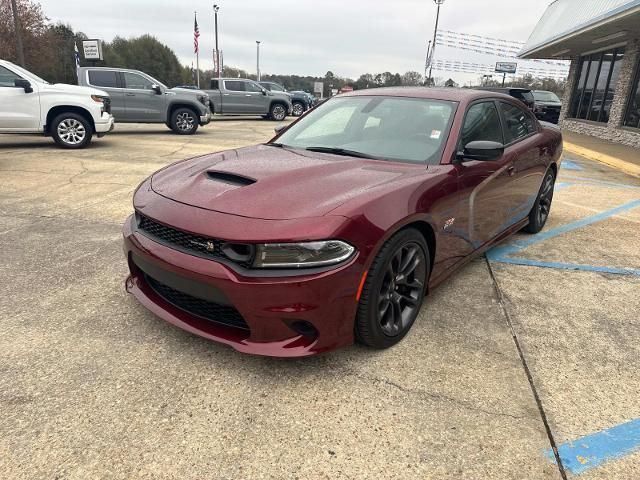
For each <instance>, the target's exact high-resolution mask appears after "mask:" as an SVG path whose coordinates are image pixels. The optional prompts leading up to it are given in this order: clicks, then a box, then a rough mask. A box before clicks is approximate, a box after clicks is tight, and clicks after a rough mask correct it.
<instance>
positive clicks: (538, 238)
mask: <svg viewBox="0 0 640 480" xmlns="http://www.w3.org/2000/svg"><path fill="white" fill-rule="evenodd" d="M638 207H640V199H638V200H633V201H631V202H628V203H625V204H624V205H620V206H619V207H616V208H612V209H610V210H606V211H604V212H600V213H598V214H596V215H591V216H589V217H586V218H583V219H581V220H578V221H575V222H572V223H569V224H567V225H562V226H560V227H556V228H553V229H551V230H548V231H546V232H542V233H539V234H537V235H534V236H532V237H529V238H527V239H524V240H518V241H516V242H514V243H512V244H507V245H500V246H497V247H494V248H492V249H491V250H489V251H488V252H487V253H486V256H487V258H488V259H489V261H491V262H499V263H507V264H512V265H525V266H532V267H543V268H557V269H563V270H582V271H587V272H600V273H611V274H617V275H634V276H640V269H635V268H619V267H606V266H596V265H582V264H578V263H562V262H546V261H541V260H531V259H528V258H520V257H513V256H512V255H513V254H515V253H518V252H520V251H521V250H524V249H525V248H527V247H530V246H531V245H535V244H536V243H540V242H544V241H545V240H549V239H550V238H554V237H557V236H559V235H562V234H565V233H567V232H570V231H572V230H576V229H578V228H582V227H586V226H587V225H591V224H593V223H596V222H600V221H602V220H606V219H608V218H611V217H613V216H614V215H617V214H619V213H622V212H625V211H627V210H631V209H634V208H638Z"/></svg>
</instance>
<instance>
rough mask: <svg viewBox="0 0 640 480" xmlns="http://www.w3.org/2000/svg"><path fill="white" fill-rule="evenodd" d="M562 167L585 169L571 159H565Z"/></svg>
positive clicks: (564, 168) (565, 168)
mask: <svg viewBox="0 0 640 480" xmlns="http://www.w3.org/2000/svg"><path fill="white" fill-rule="evenodd" d="M560 168H561V169H563V170H584V169H583V168H582V167H581V166H580V165H578V164H577V163H576V162H573V161H571V160H567V159H564V160H563V161H562V163H561V164H560Z"/></svg>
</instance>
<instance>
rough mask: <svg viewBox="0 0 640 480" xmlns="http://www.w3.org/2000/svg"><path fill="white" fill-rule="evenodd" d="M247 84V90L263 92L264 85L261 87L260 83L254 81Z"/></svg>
mask: <svg viewBox="0 0 640 480" xmlns="http://www.w3.org/2000/svg"><path fill="white" fill-rule="evenodd" d="M245 86H246V87H247V92H254V93H255V92H258V93H260V92H262V87H260V86H259V85H256V84H255V83H253V82H247V83H246V85H245Z"/></svg>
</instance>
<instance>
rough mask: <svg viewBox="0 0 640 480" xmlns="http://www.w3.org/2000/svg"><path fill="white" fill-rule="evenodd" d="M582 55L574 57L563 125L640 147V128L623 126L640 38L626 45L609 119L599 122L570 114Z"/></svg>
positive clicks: (568, 82)
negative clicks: (574, 118)
mask: <svg viewBox="0 0 640 480" xmlns="http://www.w3.org/2000/svg"><path fill="white" fill-rule="evenodd" d="M579 58H580V57H575V58H573V59H572V60H571V68H570V69H569V79H568V81H567V88H566V90H565V95H564V99H563V101H562V112H561V113H560V125H561V126H562V128H565V129H567V130H570V131H572V132H576V133H582V134H585V135H591V136H593V137H597V138H602V139H604V140H610V141H612V142H616V143H622V144H624V145H630V146H632V147H638V148H640V132H636V131H632V130H629V129H625V128H622V123H623V120H624V114H625V112H626V108H627V102H628V99H629V95H630V92H631V87H632V86H633V85H632V83H633V78H634V74H635V71H636V66H637V65H638V62H639V61H640V39H635V40H632V41H631V42H629V44H628V45H627V47H626V50H625V58H624V60H623V63H622V67H621V68H620V76H619V78H618V83H617V84H616V93H615V96H614V98H613V103H612V104H611V112H610V114H609V123H595V122H587V121H584V120H573V119H570V118H567V116H568V114H569V111H570V104H571V95H572V94H573V89H574V86H575V82H576V81H577V78H576V76H577V75H576V70H577V69H578V66H579Z"/></svg>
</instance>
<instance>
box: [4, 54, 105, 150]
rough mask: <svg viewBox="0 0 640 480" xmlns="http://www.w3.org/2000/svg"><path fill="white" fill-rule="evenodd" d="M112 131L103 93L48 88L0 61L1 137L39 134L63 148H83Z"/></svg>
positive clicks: (32, 77) (36, 77)
mask: <svg viewBox="0 0 640 480" xmlns="http://www.w3.org/2000/svg"><path fill="white" fill-rule="evenodd" d="M112 129H113V116H112V115H111V102H110V99H109V95H107V94H106V93H105V92H103V91H102V90H98V89H96V88H89V87H79V86H77V85H64V84H55V85H51V84H50V83H48V82H46V81H45V80H43V79H41V78H40V77H38V76H37V75H34V74H33V73H31V72H29V71H27V70H25V69H24V68H21V67H19V66H17V65H14V64H13V63H11V62H8V61H6V60H0V133H32V134H33V133H40V134H44V135H46V136H51V137H53V139H54V140H55V142H56V143H57V144H58V145H60V146H61V147H64V148H84V147H86V146H87V145H88V144H89V142H91V138H92V137H93V135H94V134H95V135H97V136H98V137H102V136H103V135H104V134H106V133H107V132H109V131H111V130H112Z"/></svg>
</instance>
